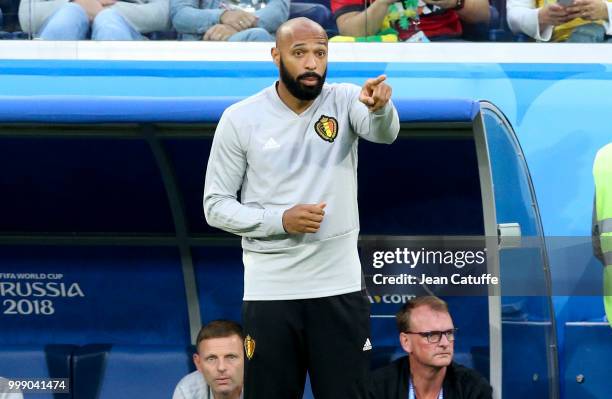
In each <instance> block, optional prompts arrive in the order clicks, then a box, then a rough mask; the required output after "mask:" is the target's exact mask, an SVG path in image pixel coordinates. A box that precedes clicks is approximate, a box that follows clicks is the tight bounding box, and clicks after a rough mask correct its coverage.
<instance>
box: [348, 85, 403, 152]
mask: <svg viewBox="0 0 612 399" xmlns="http://www.w3.org/2000/svg"><path fill="white" fill-rule="evenodd" d="M351 86H352V87H351V89H350V90H349V93H348V103H349V107H350V108H349V119H350V122H351V127H352V128H353V131H354V132H355V133H356V134H357V135H358V136H359V137H361V138H363V139H366V140H368V141H372V142H374V143H385V144H391V143H393V142H394V141H395V139H396V138H397V135H398V133H399V128H400V125H399V116H398V114H397V110H396V109H395V106H394V105H393V102H392V101H391V100H389V102H388V103H387V104H386V105H385V106H384V107H382V108H381V109H379V110H378V111H376V112H370V110H369V109H368V107H366V105H365V104H363V103H362V102H361V101H359V94H360V93H361V88H359V87H358V86H354V85H351Z"/></svg>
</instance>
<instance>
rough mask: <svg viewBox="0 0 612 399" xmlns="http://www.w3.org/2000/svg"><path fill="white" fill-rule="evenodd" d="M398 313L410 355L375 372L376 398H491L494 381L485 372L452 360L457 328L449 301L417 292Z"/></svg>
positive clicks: (373, 388)
mask: <svg viewBox="0 0 612 399" xmlns="http://www.w3.org/2000/svg"><path fill="white" fill-rule="evenodd" d="M395 317H396V321H397V327H398V330H399V340H400V344H401V346H402V349H404V351H406V352H407V353H408V356H404V357H402V358H400V359H398V360H396V361H395V362H393V363H391V364H390V365H388V366H386V367H383V368H381V369H379V370H376V371H375V372H374V373H373V376H372V384H371V387H370V398H371V399H405V398H409V399H423V398H444V399H453V398H463V399H491V397H492V394H493V393H492V389H491V386H490V385H489V383H488V382H487V381H486V380H485V379H484V378H483V377H482V376H481V375H480V374H478V373H477V372H475V371H473V370H471V369H468V368H466V367H463V366H461V365H459V364H457V363H454V362H453V344H454V342H455V332H456V331H457V330H456V329H455V328H454V326H453V320H452V319H451V316H450V314H449V313H448V306H447V304H446V302H444V301H443V300H441V299H439V298H437V297H434V296H424V297H418V298H415V299H412V300H410V301H409V302H407V303H406V304H405V305H404V306H403V307H402V308H401V309H400V310H399V312H397V314H396V316H395Z"/></svg>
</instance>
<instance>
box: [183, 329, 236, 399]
mask: <svg viewBox="0 0 612 399" xmlns="http://www.w3.org/2000/svg"><path fill="white" fill-rule="evenodd" d="M243 338H244V337H243V336H242V328H241V327H240V325H239V324H238V323H235V322H233V321H228V320H215V321H211V322H210V323H208V324H207V325H206V326H204V327H202V329H201V330H200V332H199V333H198V338H197V340H196V353H195V354H194V355H193V363H194V364H195V366H196V368H197V370H196V371H194V372H193V373H191V374H188V375H186V376H185V377H183V379H182V380H181V381H179V383H178V385H177V386H176V388H175V390H174V395H172V399H239V398H241V397H242V396H241V394H242V381H243V375H244V350H243V349H242V340H243Z"/></svg>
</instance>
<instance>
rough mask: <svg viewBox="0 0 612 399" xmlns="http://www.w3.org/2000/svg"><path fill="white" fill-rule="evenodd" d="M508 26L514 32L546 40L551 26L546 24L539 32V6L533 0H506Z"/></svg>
mask: <svg viewBox="0 0 612 399" xmlns="http://www.w3.org/2000/svg"><path fill="white" fill-rule="evenodd" d="M506 11H507V14H508V15H507V18H508V26H509V27H510V29H511V30H512V32H514V33H524V34H526V35H527V36H529V37H532V38H534V39H536V40H539V41H543V42H547V41H549V40H550V38H551V37H552V32H553V28H554V27H553V26H552V25H549V26H546V27H545V29H544V30H543V31H542V32H540V23H539V22H538V12H539V8H536V4H535V0H508V3H506Z"/></svg>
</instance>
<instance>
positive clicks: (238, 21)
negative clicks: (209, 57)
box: [170, 0, 290, 42]
mask: <svg viewBox="0 0 612 399" xmlns="http://www.w3.org/2000/svg"><path fill="white" fill-rule="evenodd" d="M289 2H290V0H270V1H269V2H268V3H267V4H265V7H261V8H259V9H258V10H255V9H254V8H253V7H248V8H246V7H243V8H240V7H233V6H230V5H229V4H230V3H229V2H228V3H225V2H224V1H223V0H201V1H199V0H170V8H171V15H172V24H173V25H174V28H175V29H176V31H177V32H179V33H180V34H181V36H182V38H183V39H184V40H215V41H232V42H242V41H244V42H246V41H274V36H273V35H274V32H276V29H277V28H278V27H279V26H280V25H281V24H282V23H283V22H285V21H286V20H287V18H289ZM258 4H263V2H262V3H258Z"/></svg>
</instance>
